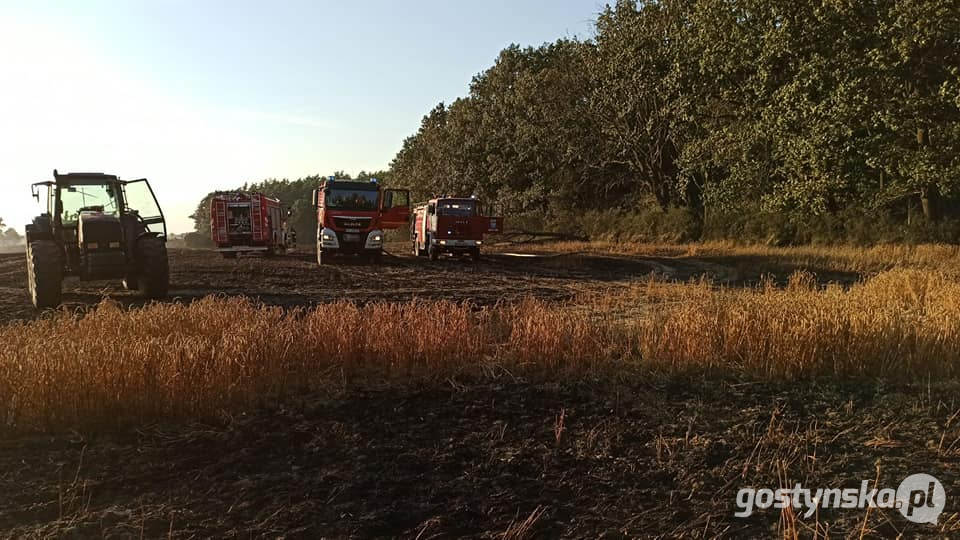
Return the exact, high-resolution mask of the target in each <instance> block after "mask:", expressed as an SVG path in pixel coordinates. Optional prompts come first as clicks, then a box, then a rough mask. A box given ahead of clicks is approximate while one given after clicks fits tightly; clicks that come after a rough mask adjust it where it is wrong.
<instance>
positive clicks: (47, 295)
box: [27, 240, 63, 309]
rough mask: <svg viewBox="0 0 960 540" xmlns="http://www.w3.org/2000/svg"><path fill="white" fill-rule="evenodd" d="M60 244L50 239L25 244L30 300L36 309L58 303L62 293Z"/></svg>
mask: <svg viewBox="0 0 960 540" xmlns="http://www.w3.org/2000/svg"><path fill="white" fill-rule="evenodd" d="M61 257H62V255H61V253H60V246H58V245H57V243H56V242H53V241H51V240H35V241H33V242H30V243H29V244H27V282H28V287H29V289H30V300H31V301H32V302H33V307H35V308H37V309H45V308H53V307H57V306H59V305H60V299H61V296H62V294H63V290H62V288H61V284H62V282H63V261H62V259H61Z"/></svg>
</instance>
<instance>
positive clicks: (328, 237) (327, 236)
mask: <svg viewBox="0 0 960 540" xmlns="http://www.w3.org/2000/svg"><path fill="white" fill-rule="evenodd" d="M323 239H324V240H333V236H331V235H329V234H326V233H324V234H323Z"/></svg>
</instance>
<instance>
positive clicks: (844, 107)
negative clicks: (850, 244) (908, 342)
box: [391, 0, 960, 242]
mask: <svg viewBox="0 0 960 540" xmlns="http://www.w3.org/2000/svg"><path fill="white" fill-rule="evenodd" d="M958 150H960V2H957V1H956V0H868V1H841V0H821V1H817V2H796V1H795V0H789V1H788V0H726V1H723V2H718V1H715V0H700V1H683V0H660V1H653V0H649V1H643V2H640V3H636V2H632V1H620V2H618V3H617V4H616V5H615V6H612V7H607V8H606V9H605V10H604V11H603V12H602V13H601V14H600V15H599V17H598V19H597V23H596V35H595V37H594V38H593V39H592V40H589V41H577V40H570V39H561V40H558V41H557V42H555V43H551V44H546V45H543V46H541V47H537V48H526V49H521V48H519V47H517V46H511V47H508V48H507V49H505V50H503V51H502V52H501V53H500V55H499V57H498V58H497V60H496V62H495V64H494V65H493V66H492V67H491V68H489V69H488V70H486V71H484V72H483V73H480V74H478V75H477V76H476V77H475V78H474V79H473V81H472V83H471V85H470V88H469V94H468V95H467V96H466V97H464V98H461V99H458V100H456V101H455V102H453V103H451V104H450V105H445V104H443V103H441V104H439V105H437V107H435V108H434V109H433V110H431V111H430V112H429V113H428V114H427V115H426V116H425V117H424V119H423V122H422V124H421V126H420V129H419V131H418V132H417V133H416V134H415V135H413V136H411V137H409V138H407V139H406V140H405V141H404V144H403V148H402V149H401V151H400V152H399V153H398V154H397V156H396V158H395V159H394V161H393V163H392V168H391V171H392V173H393V184H394V185H399V186H405V187H408V188H410V189H412V190H414V191H415V192H416V194H417V195H419V196H420V197H425V196H427V195H430V194H435V193H456V194H470V193H475V194H477V195H479V196H481V197H483V198H485V199H487V200H492V201H495V202H496V203H497V205H498V206H499V207H500V208H501V209H502V211H503V212H504V213H507V214H508V215H517V214H522V215H537V216H541V218H542V219H543V220H544V222H545V223H548V224H549V223H563V222H565V221H566V222H568V223H569V222H571V221H570V220H567V219H566V217H567V216H570V215H577V216H584V215H590V214H591V213H592V215H606V216H618V215H637V214H644V215H647V214H650V212H651V211H655V212H659V213H660V214H661V215H662V216H663V218H664V220H666V221H668V222H676V223H677V227H676V230H675V231H674V232H675V233H677V234H678V235H679V236H685V237H693V238H696V237H701V236H705V235H706V236H735V237H744V236H745V235H747V236H754V237H760V238H767V239H772V240H775V241H777V242H799V241H811V240H837V239H843V238H854V239H862V240H864V241H876V240H882V239H906V240H909V239H912V238H913V237H914V236H918V237H928V238H929V237H932V238H936V239H947V240H954V241H955V240H957V234H958V230H960V229H958V227H956V226H955V224H953V222H952V221H951V219H947V220H942V219H941V218H942V217H944V216H945V217H947V218H951V217H955V216H956V214H957V212H956V211H955V210H954V208H955V207H956V203H957V202H958V201H960V189H958V188H960V153H958ZM610 221H612V222H613V225H612V226H614V227H615V226H616V225H615V222H616V220H615V219H613V220H610ZM634 221H638V220H634ZM639 221H643V222H648V221H649V222H656V221H657V219H656V218H655V217H654V218H652V219H646V218H644V219H642V220H639ZM661 228H662V227H661ZM881 233H883V234H881ZM887 233H889V234H887Z"/></svg>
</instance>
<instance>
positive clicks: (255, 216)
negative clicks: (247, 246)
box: [250, 194, 263, 241]
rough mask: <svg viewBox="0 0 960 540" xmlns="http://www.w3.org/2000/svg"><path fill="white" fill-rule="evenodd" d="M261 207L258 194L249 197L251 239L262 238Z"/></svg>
mask: <svg viewBox="0 0 960 540" xmlns="http://www.w3.org/2000/svg"><path fill="white" fill-rule="evenodd" d="M262 213H263V209H262V208H261V207H260V195H259V194H258V195H255V196H253V197H251V198H250V232H252V233H253V239H254V240H255V241H260V240H261V239H262V238H263V214H262Z"/></svg>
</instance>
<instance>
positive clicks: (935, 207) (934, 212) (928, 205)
mask: <svg viewBox="0 0 960 540" xmlns="http://www.w3.org/2000/svg"><path fill="white" fill-rule="evenodd" d="M920 204H921V205H923V217H925V218H927V221H931V222H937V221H940V191H939V190H937V186H932V185H928V186H925V187H924V188H923V189H922V190H920Z"/></svg>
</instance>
